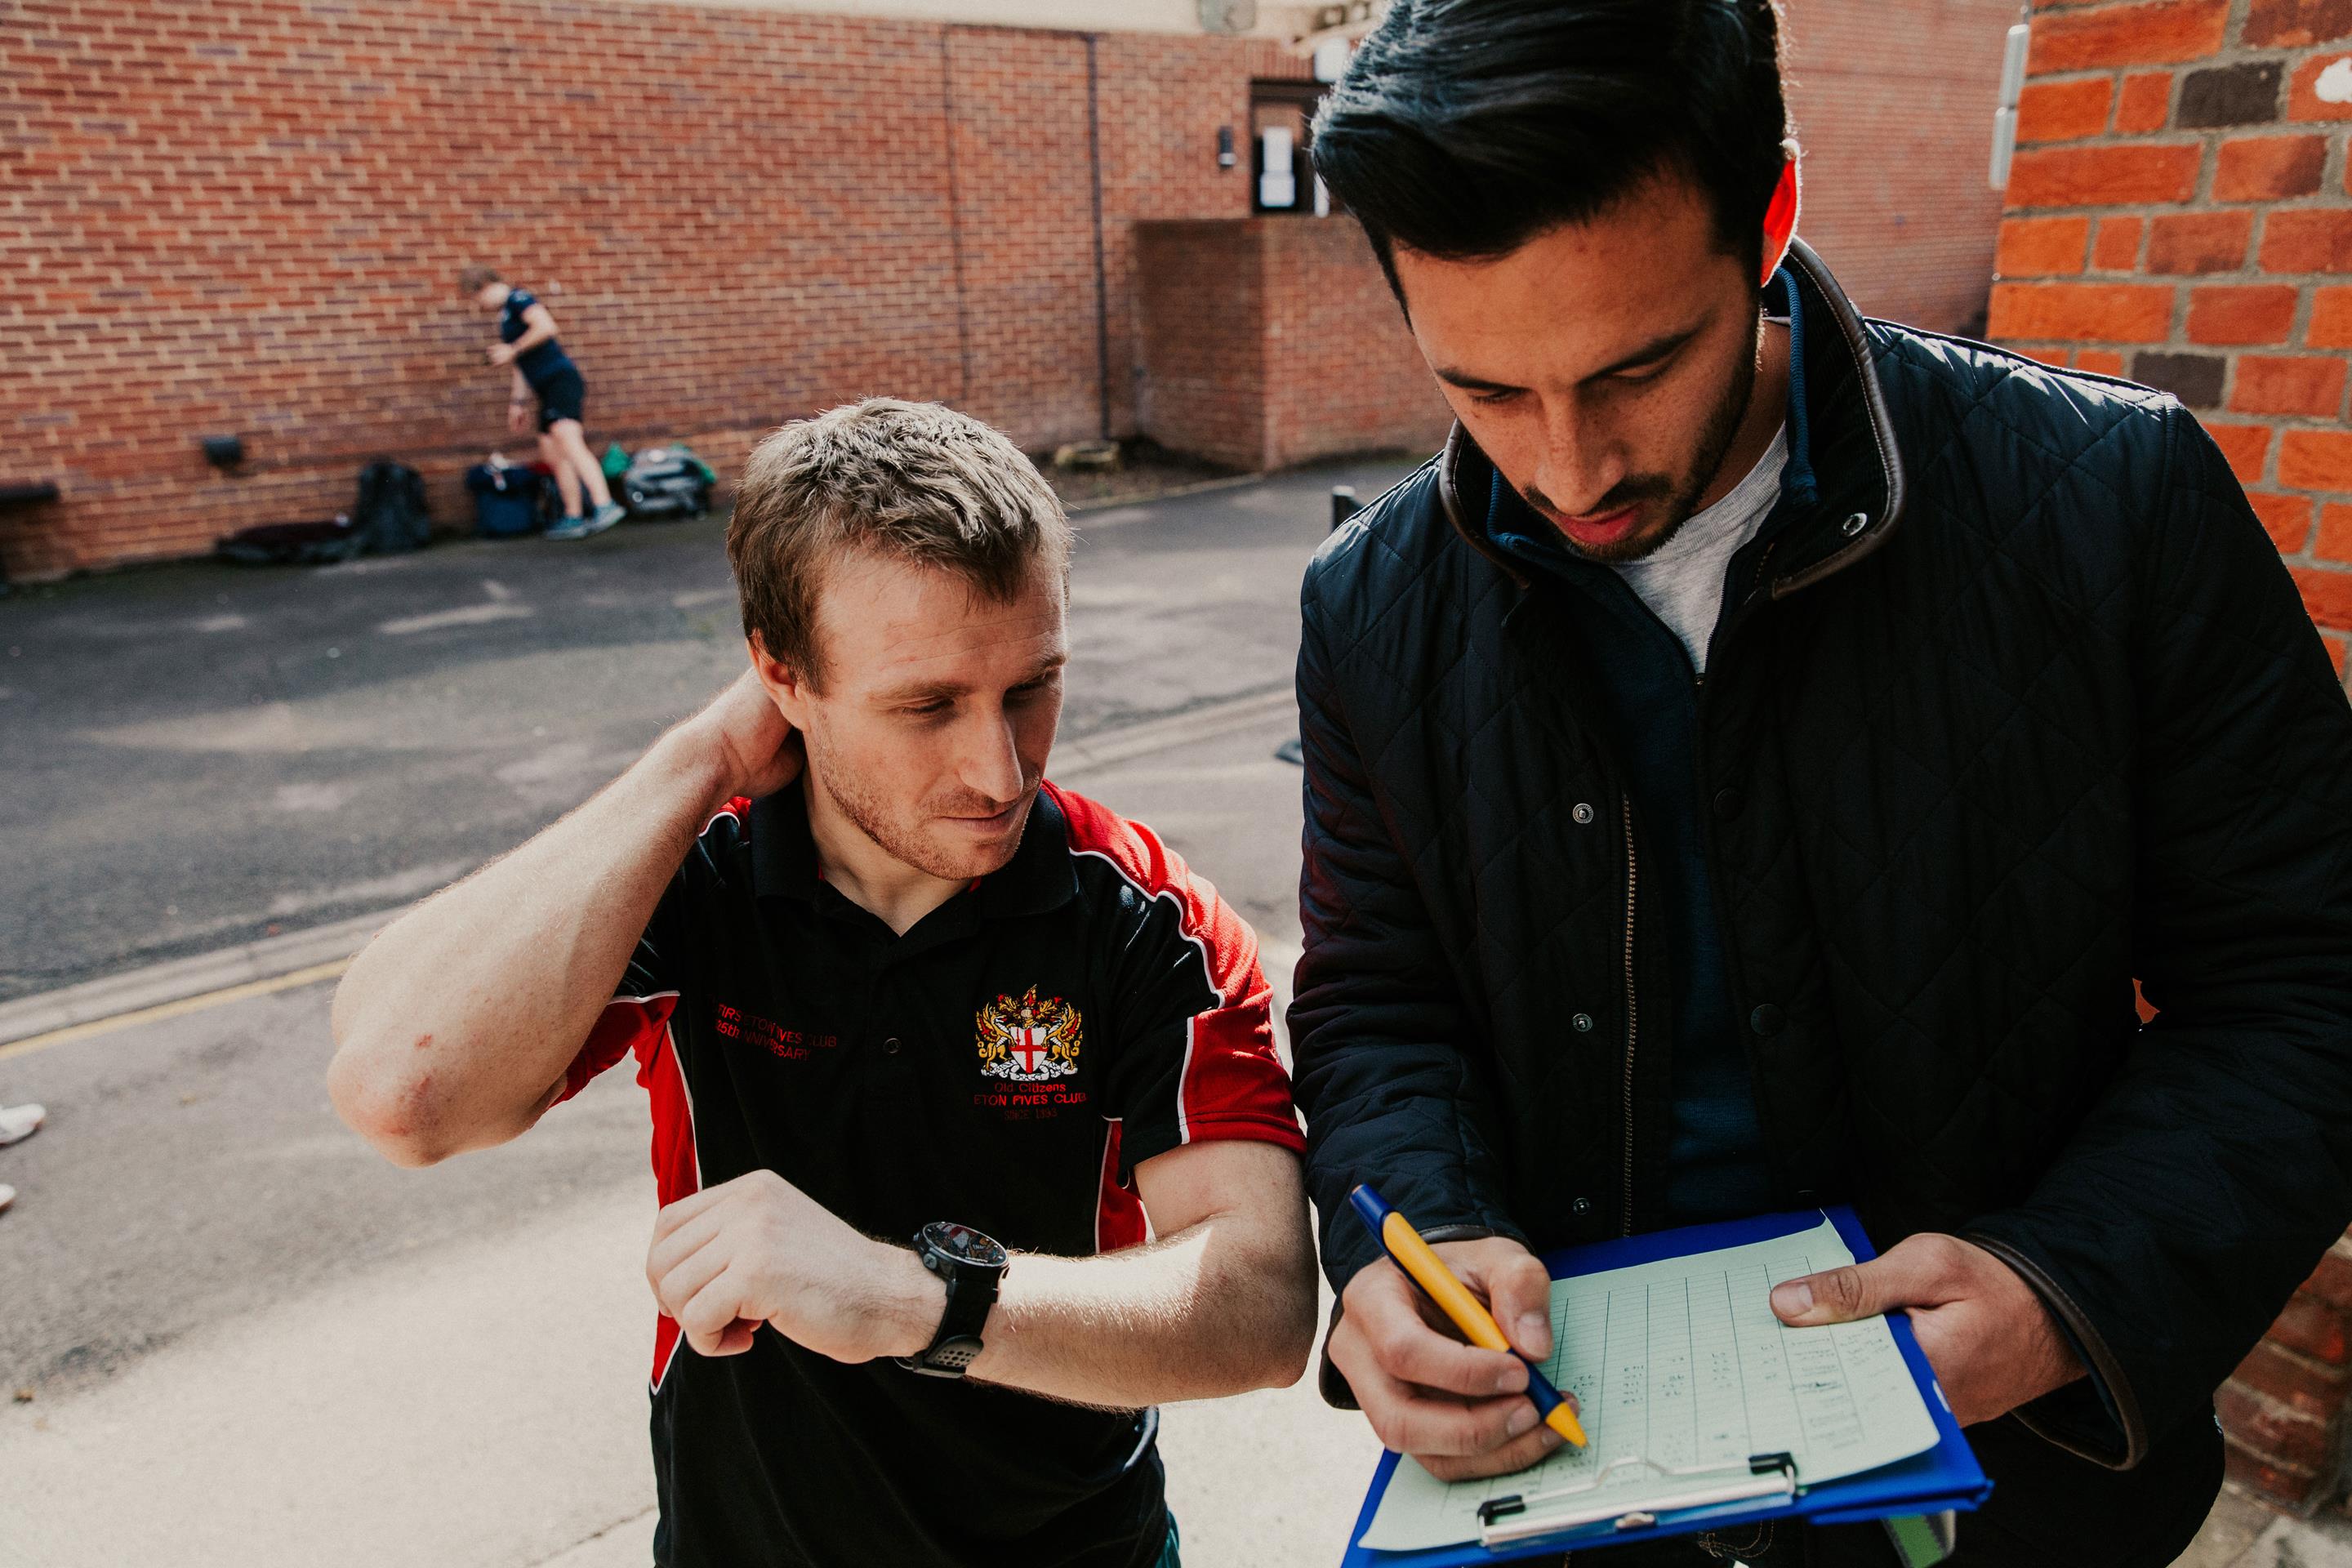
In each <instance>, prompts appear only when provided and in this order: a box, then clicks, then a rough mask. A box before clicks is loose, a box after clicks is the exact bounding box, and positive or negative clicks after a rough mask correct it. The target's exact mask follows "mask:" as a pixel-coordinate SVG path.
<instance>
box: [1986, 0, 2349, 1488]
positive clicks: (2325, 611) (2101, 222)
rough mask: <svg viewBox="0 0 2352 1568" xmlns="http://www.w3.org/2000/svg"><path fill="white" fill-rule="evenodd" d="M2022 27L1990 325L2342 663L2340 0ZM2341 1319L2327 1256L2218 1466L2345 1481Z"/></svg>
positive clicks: (2240, 1380)
mask: <svg viewBox="0 0 2352 1568" xmlns="http://www.w3.org/2000/svg"><path fill="white" fill-rule="evenodd" d="M2032 26H2033V36H2032V53H2031V54H2030V55H2029V57H2028V60H2029V64H2028V80H2027V84H2026V88H2025V91H2024V95H2023V98H2022V100H2021V103H2020V106H2019V130H2018V134H2019V143H2020V145H2019V148H2018V153H2017V159H2016V163H2015V167H2014V170H2013V172H2012V174H2011V180H2010V186H2009V192H2008V207H2007V216H2005V217H2004V219H2003V221H2002V224H2001V228H2000V249H1999V255H1998V261H1997V268H1998V281H1997V282H1996V283H1995V285H1994V288H1993V299H1992V322H1991V327H1992V331H1993V332H1994V334H1995V335H1996V336H1998V337H1999V338H2000V340H2001V341H2003V342H2009V343H2011V344H2012V345H2014V346H2016V347H2018V348H2021V349H2022V350H2024V351H2025V352H2026V353H2031V354H2033V355H2034V356H2035V357H2037V358H2040V359H2044V360H2047V361H2049V362H2051V363H2057V364H2071V365H2074V366H2077V367H2080V368H2083V369H2086V370H2095V371H2100V372H2104V373H2106V374H2119V375H2128V376H2130V377H2132V378H2133V379H2134V380H2137V381H2140V382H2144V383H2147V384H2149V385H2153V386H2159V387H2162V388H2164V389H2165V390H2167V391H2169V392H2173V393H2175V394H2177V395H2179V397H2180V398H2181V400H2182V401H2183V402H2185V403H2187V404H2188V405H2189V406H2190V407H2191V408H2193V409H2195V410H2196V411H2197V413H2198V416H2199V417H2200V418H2201V419H2202V420H2203V421H2204V422H2205V425H2206V427H2207V428H2208V429H2210V431H2211V432H2212V433H2213V435H2214V437H2215V438H2216V439H2217V440H2219V441H2220V442H2221V447H2222V449H2223V450H2224V451H2225V452H2227V453H2228V454H2229V458H2230V462H2231V466H2232V467H2233V468H2235V469H2236V470H2237V473H2238V477H2239V479H2241V480H2242V481H2243V483H2244V484H2245V486H2246V490H2247V493H2248V494H2249V495H2250V496H2251V497H2252V500H2253V503H2254V507H2255V510H2257V511H2258V512H2260V513H2261V515H2262V518H2263V522H2264V523H2265V525H2266V526H2267V527H2268V528H2269V530H2270V532H2271V536H2272V538H2273V539H2274V540H2275V541H2276V542H2277V543H2278V547H2279V549H2280V550H2281V551H2282V552H2284V554H2285V556H2286V558H2287V560H2288V562H2289V563H2290V564H2291V566H2292V567H2293V570H2294V575H2295V578H2296V580H2297V581H2298V582H2299V583H2300V584H2302V586H2303V591H2304V598H2305V603H2306V605H2308V606H2309V607H2310V610H2311V613H2312V616H2313V619H2314V620H2315V621H2316V622H2317V623H2318V625H2319V626H2320V628H2321V631H2322V634H2323V635H2324V636H2325V637H2326V640H2327V644H2328V647H2329V648H2330V650H2331V651H2332V652H2333V653H2334V654H2335V656H2336V663H2337V666H2338V668H2341V667H2342V666H2343V664H2344V661H2345V647H2346V637H2345V634H2346V633H2347V631H2352V433H2347V430H2346V428H2345V414H2346V405H2345V398H2346V380H2347V355H2346V353H2345V351H2346V350H2347V348H2352V195H2347V183H2346V182H2347V171H2346V167H2345V141H2346V132H2345V122H2346V121H2352V104H2347V103H2331V102H2326V101H2323V100H2321V99H2320V97H2319V96H2318V93H2317V91H2316V89H2315V83H2316V81H2317V79H2318V77H2319V74H2320V73H2321V72H2322V71H2323V70H2325V69H2326V68H2328V67H2329V66H2331V65H2333V64H2335V62H2336V61H2338V60H2352V0H2131V3H2124V4H2118V3H2115V0H2039V3H2038V4H2037V5H2035V7H2034V11H2033V16H2032ZM2344 70H2345V71H2347V72H2352V64H2347V65H2346V66H2345V67H2344ZM2347 1321H2352V1249H2348V1248H2347V1246H2346V1245H2345V1244H2343V1243H2339V1244H2338V1245H2337V1247H2336V1250H2335V1252H2333V1253H2331V1254H2330V1255H2329V1258H2328V1259H2327V1261H2326V1263H2325V1264H2323V1265H2322V1267H2321V1268H2320V1270H2319V1272H2318V1273H2317V1274H2316V1275H2315V1276H2314V1277H2313V1279H2312V1280H2311V1282H2310V1283H2309V1284H2308V1285H2306V1286H2305V1288H2304V1289H2303V1290H2302V1291H2301V1292H2300V1293H2298V1294H2297V1296H2296V1297H2295V1299H2294V1301H2293V1302H2291V1303H2290V1304H2289V1305H2288V1307H2287V1310H2286V1311H2285V1313H2284V1315H2283V1316H2281V1318H2280V1319H2279V1321H2278V1323H2277V1325H2276V1326H2275V1327H2274V1328H2273V1330H2272V1331H2271V1334H2270V1337H2269V1338H2268V1339H2267V1340H2265V1341H2264V1342H2263V1344H2262V1345H2261V1346H2260V1347H2259V1348H2257V1349H2256V1350H2255V1352H2254V1353H2253V1354H2252V1356H2250V1357H2249V1358H2248V1359H2247V1361H2246V1363H2245V1364H2244V1365H2242V1367H2240V1368H2239V1369H2238V1373H2237V1374H2236V1376H2234V1377H2233V1378H2231V1381H2230V1382H2229V1384H2226V1385H2225V1386H2224V1387H2223V1388H2222V1390H2221V1394H2220V1399H2219V1403H2220V1407H2221V1415H2222V1420H2223V1425H2224V1427H2225V1429H2226V1430H2227V1432H2228V1434H2229V1438H2230V1465H2231V1474H2232V1475H2233V1476H2234V1477H2236V1478H2237V1479H2239V1480H2240V1481H2242V1482H2243V1483H2245V1484H2247V1485H2249V1486H2251V1487H2252V1488H2254V1489H2258V1490H2260V1491H2262V1492H2263V1493H2264V1494H2265V1495H2267V1496H2269V1497H2271V1498H2273V1499H2274V1500H2279V1501H2282V1502H2284V1503H2287V1504H2289V1505H2292V1506H2299V1507H2310V1506H2315V1505H2316V1504H2317V1503H2319V1502H2321V1501H2324V1500H2326V1499H2327V1498H2328V1497H2329V1496H2331V1495H2333V1494H2334V1493H2335V1492H2336V1489H2337V1486H2338V1480H2337V1475H2338V1466H2339V1462H2340V1458H2341V1451H2342V1428H2343V1408H2344V1403H2345V1390H2346V1379H2347V1360H2352V1356H2347Z"/></svg>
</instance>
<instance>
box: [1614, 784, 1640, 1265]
mask: <svg viewBox="0 0 2352 1568" xmlns="http://www.w3.org/2000/svg"><path fill="white" fill-rule="evenodd" d="M1618 809H1619V814H1620V816H1621V817H1622V820H1623V822H1624V825H1625V1190H1624V1196H1623V1205H1622V1208H1621V1209H1620V1211H1619V1213H1618V1216H1617V1225H1618V1234H1619V1235H1621V1236H1631V1235H1633V1047H1634V1046H1635V1044H1636V1042H1637V1041H1638V1039H1639V1038H1640V1025H1641V1012H1640V1009H1639V1005H1638V1004H1637V1002H1636V1000H1635V997H1634V994H1633V908H1634V894H1635V891H1636V889H1638V888H1639V887H1640V885H1641V867H1640V865H1639V863H1638V862H1637V861H1636V860H1635V858H1634V855H1633V796H1632V795H1621V796H1619V797H1618Z"/></svg>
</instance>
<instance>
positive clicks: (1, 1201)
mask: <svg viewBox="0 0 2352 1568" xmlns="http://www.w3.org/2000/svg"><path fill="white" fill-rule="evenodd" d="M15 1202H16V1188H14V1187H12V1186H10V1185H9V1184H7V1183H5V1182H0V1214H5V1213H6V1212H7V1209H8V1205H10V1204H13V1203H15Z"/></svg>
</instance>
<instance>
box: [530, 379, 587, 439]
mask: <svg viewBox="0 0 2352 1568" xmlns="http://www.w3.org/2000/svg"><path fill="white" fill-rule="evenodd" d="M530 389H531V390H532V391H533V392H535V393H537V394H539V428H540V431H541V434H542V435H543V434H545V433H546V432H547V431H550V430H552V429H553V428H555V422H556V421H557V420H559V419H572V420H577V419H578V418H579V417H580V410H581V407H582V405H583V404H585V403H586V402H587V401H588V384H587V383H586V382H584V381H583V380H581V379H580V373H579V372H578V371H576V370H573V369H572V368H570V367H569V366H566V367H565V368H564V369H562V370H559V371H557V372H556V373H555V374H553V375H551V376H549V377H548V378H547V379H546V380H545V381H539V382H533V383H532V384H531V388H530Z"/></svg>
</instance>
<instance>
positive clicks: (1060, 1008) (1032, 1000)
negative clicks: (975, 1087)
mask: <svg viewBox="0 0 2352 1568" xmlns="http://www.w3.org/2000/svg"><path fill="white" fill-rule="evenodd" d="M976 1022H977V1023H978V1025H979V1046H980V1070H981V1073H982V1076H983V1077H987V1078H1001V1079H1007V1080H1009V1081H1011V1082H1013V1083H1045V1082H1046V1081H1048V1080H1049V1079H1057V1078H1067V1077H1069V1076H1070V1075H1071V1074H1072V1073H1075V1072H1076V1071H1077V1070H1078V1047H1079V1046H1080V1044H1081V1043H1082V1041H1083V1035H1082V1033H1081V1030H1080V1025H1079V1018H1078V1010H1077V1009H1076V1007H1073V1006H1071V1005H1069V1004H1068V1003H1067V1002H1065V1001H1063V1000H1062V999H1061V998H1060V997H1059V996H1049V997H1045V998H1044V999H1042V1000H1041V999H1040V998H1039V997H1038V995H1037V988H1036V987H1035V986H1034V985H1032V986H1031V987H1029V989H1028V991H1027V992H1026V993H1025V994H1023V995H1021V996H1020V997H1018V998H1014V997H1012V996H999V997H998V998H997V999H996V1000H995V1001H993V1002H992V1003H990V1004H989V1005H987V1006H985V1007H982V1009H981V1010H980V1012H979V1013H978V1015H977V1016H976Z"/></svg>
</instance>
